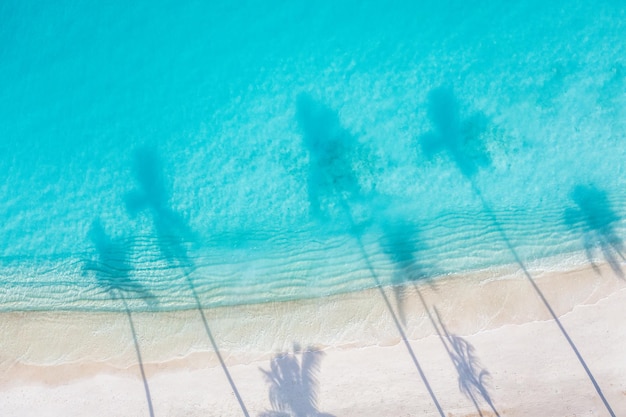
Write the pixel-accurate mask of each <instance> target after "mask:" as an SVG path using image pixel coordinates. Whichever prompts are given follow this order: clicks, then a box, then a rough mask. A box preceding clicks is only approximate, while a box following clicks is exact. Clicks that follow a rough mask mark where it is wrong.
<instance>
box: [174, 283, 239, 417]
mask: <svg viewBox="0 0 626 417" xmlns="http://www.w3.org/2000/svg"><path fill="white" fill-rule="evenodd" d="M185 278H186V279H187V283H188V284H189V289H190V290H191V294H192V295H193V298H194V300H195V302H196V308H197V309H198V312H199V313H200V318H201V319H202V324H203V326H204V330H205V332H206V334H207V336H208V338H209V342H210V343H211V347H212V348H213V351H214V352H215V355H216V356H217V359H218V360H219V362H220V366H221V367H222V371H223V372H224V375H225V376H226V379H227V380H228V383H229V384H230V388H231V389H232V390H233V393H234V394H235V398H237V402H238V403H239V407H240V408H241V411H242V412H243V415H244V416H245V417H250V414H249V413H248V409H247V408H246V405H245V404H244V402H243V398H241V394H239V390H238V389H237V385H235V381H234V380H233V377H232V376H231V375H230V372H229V371H228V367H227V366H226V362H225V361H224V358H223V357H222V354H221V353H220V349H219V347H218V346H217V342H216V341H215V338H214V337H213V333H212V332H211V328H210V327H209V321H208V320H207V318H206V315H205V314H204V309H203V308H202V303H201V302H200V297H199V296H198V292H197V291H196V288H195V286H194V284H193V281H192V280H191V277H190V275H189V273H185Z"/></svg>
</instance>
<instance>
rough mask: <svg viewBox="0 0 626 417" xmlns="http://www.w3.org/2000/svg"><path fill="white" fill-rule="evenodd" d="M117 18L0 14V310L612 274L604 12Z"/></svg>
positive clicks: (619, 68) (612, 60)
mask: <svg viewBox="0 0 626 417" xmlns="http://www.w3.org/2000/svg"><path fill="white" fill-rule="evenodd" d="M126 3H127V2H121V1H111V2H96V1H71V0H61V1H56V2H30V1H17V0H5V1H3V2H1V3H0V19H1V24H0V174H1V175H2V178H3V182H2V183H1V184H0V220H1V221H0V310H3V311H13V310H116V309H121V308H123V307H122V305H121V304H120V303H119V302H116V299H117V298H119V297H120V295H123V296H124V298H125V299H126V300H127V301H128V303H129V305H130V306H131V308H132V309H135V310H141V309H153V310H160V309H163V310H166V309H167V310H170V309H183V308H191V307H193V306H194V301H193V298H192V295H191V294H192V293H191V290H190V289H191V288H193V289H195V290H196V291H197V293H198V294H199V297H200V299H201V302H202V304H203V305H205V306H221V305H233V304H240V303H254V302H267V301H273V300H287V299H299V298H306V297H317V296H324V295H328V294H334V293H340V292H346V291H354V290H359V289H363V288H368V287H372V286H373V285H374V284H375V283H374V281H373V280H372V278H371V272H370V270H369V269H368V263H370V264H371V265H373V267H374V268H375V270H376V271H377V274H379V278H380V279H381V281H382V282H383V284H394V283H398V282H400V281H402V280H405V279H418V278H428V277H436V276H440V275H445V274H450V273H457V272H462V271H468V270H475V269H484V268H493V267H497V266H498V265H503V264H508V263H512V262H513V261H514V255H513V254H512V253H511V250H510V247H511V246H512V247H514V248H515V250H516V251H517V253H518V255H519V257H520V259H521V260H522V261H523V262H524V263H525V264H528V265H541V262H542V260H545V259H547V258H550V259H551V261H550V262H554V259H555V257H557V258H562V259H564V260H566V261H567V262H579V261H580V260H582V261H585V262H589V261H593V262H596V261H599V260H604V261H608V262H609V263H611V264H612V265H613V267H614V271H615V272H616V273H617V274H619V273H621V266H620V263H621V262H622V240H621V236H624V233H625V232H626V230H625V229H624V227H625V226H626V224H625V223H624V221H623V216H624V215H626V176H625V172H624V171H625V164H624V160H625V157H626V145H625V139H626V110H625V105H626V59H625V58H624V57H626V7H625V6H624V4H623V2H618V1H616V2H610V1H597V2H578V4H574V3H572V2H565V1H555V2H545V1H526V2H523V3H522V4H518V5H514V6H512V5H511V4H509V3H507V2H500V1H485V2H481V5H480V7H478V6H469V5H468V4H467V2H464V1H447V2H443V3H442V2H441V1H440V0H438V1H421V2H414V1H397V2H375V1H344V2H336V1H320V2H315V3H316V4H306V3H307V2H293V1H291V2H288V1H277V0H273V1H246V2H239V3H238V4H235V3H237V2H232V1H211V2H203V1H197V2H188V3H185V4H181V3H182V2H167V1H162V2H156V3H155V2H147V1H136V2H132V4H131V5H130V6H129V5H127V4H126ZM576 253H580V254H582V255H581V256H577V255H574V254H576ZM545 262H547V261H545ZM399 270H402V271H409V272H408V273H407V274H406V275H405V277H404V278H398V274H397V271H399ZM394 271H396V272H394Z"/></svg>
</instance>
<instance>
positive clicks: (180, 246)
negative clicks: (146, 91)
mask: <svg viewBox="0 0 626 417" xmlns="http://www.w3.org/2000/svg"><path fill="white" fill-rule="evenodd" d="M134 168H135V179H136V182H137V186H138V187H137V189H135V190H132V191H131V192H130V193H128V194H127V195H126V208H127V211H128V212H129V213H130V214H137V213H138V212H140V211H148V212H149V214H150V215H151V217H152V221H153V227H154V230H155V232H156V236H157V243H158V245H159V250H160V252H161V254H162V255H163V256H164V258H165V260H166V262H167V264H168V265H169V266H170V267H171V268H172V269H176V268H178V269H180V270H181V271H182V273H183V274H184V277H185V279H186V280H187V283H188V285H189V289H190V290H191V293H192V296H193V299H194V301H195V303H196V308H197V309H198V312H199V313H200V318H201V319H202V324H203V326H204V330H205V331H206V334H207V336H208V337H209V341H210V343H211V346H212V348H213V351H214V352H215V354H216V356H217V358H218V360H219V362H220V365H221V367H222V370H223V371H224V374H225V375H226V379H227V380H228V383H229V384H230V387H231V389H232V391H233V393H234V394H235V397H236V398H237V402H238V403H239V407H241V411H242V412H243V415H244V416H245V417H250V414H249V413H248V410H247V408H246V406H245V404H244V402H243V399H242V398H241V395H240V394H239V390H238V389H237V386H236V385H235V381H234V380H233V378H232V376H231V375H230V372H229V371H228V368H227V367H226V363H225V362H224V358H223V357H222V354H221V353H220V351H219V348H218V346H217V343H216V341H215V338H214V337H213V334H212V333H211V329H210V327H209V322H208V320H207V318H206V315H205V314H204V310H203V309H202V303H201V302H200V297H199V296H198V293H197V291H196V289H195V286H194V284H193V280H192V278H191V273H192V272H193V271H194V269H195V265H194V263H193V261H192V260H191V259H190V258H189V255H188V251H187V248H186V244H188V243H194V241H195V239H196V236H195V234H194V233H193V231H192V230H191V228H190V227H189V225H188V224H187V223H186V222H185V221H184V219H183V218H182V217H181V216H180V215H179V214H178V213H177V212H176V211H174V210H173V209H172V208H171V207H170V204H169V201H170V196H169V195H168V194H169V193H168V192H167V187H166V184H165V180H164V178H165V177H164V175H163V168H162V166H161V162H160V160H159V158H158V156H157V154H156V152H154V151H153V150H152V149H149V148H142V149H138V150H137V151H136V152H135V166H134Z"/></svg>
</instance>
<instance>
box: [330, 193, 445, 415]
mask: <svg viewBox="0 0 626 417" xmlns="http://www.w3.org/2000/svg"><path fill="white" fill-rule="evenodd" d="M342 206H343V209H344V211H345V212H346V216H347V217H348V219H349V220H350V223H351V225H352V228H353V229H354V228H355V226H356V224H355V222H354V219H353V217H352V213H351V211H350V207H349V206H348V204H347V203H346V202H345V201H344V200H342ZM355 238H356V241H357V243H358V246H359V250H360V251H361V255H362V256H363V260H364V261H365V264H366V266H367V269H368V270H369V272H370V275H371V277H372V280H373V281H374V284H375V286H376V288H377V289H378V292H379V293H380V295H381V297H382V299H383V301H384V303H385V306H386V307H387V310H388V311H389V315H390V316H391V319H392V320H393V323H394V324H395V326H396V329H397V330H398V333H399V334H400V337H401V339H402V342H403V343H404V346H405V347H406V349H407V351H408V353H409V356H410V357H411V360H412V361H413V364H414V365H415V368H416V369H417V372H418V373H419V375H420V378H421V379H422V382H423V383H424V386H425V387H426V390H427V391H428V394H429V395H430V398H431V399H432V401H433V403H434V404H435V407H436V408H437V411H438V412H439V414H440V415H441V416H442V417H444V416H445V413H444V411H443V409H442V407H441V405H440V404H439V401H438V400H437V396H436V395H435V392H434V391H433V389H432V387H431V386H430V383H429V382H428V378H426V374H425V373H424V370H423V368H422V366H421V364H420V362H419V360H418V359H417V356H416V355H415V352H414V351H413V347H412V346H411V343H410V342H409V339H408V338H407V336H406V333H405V331H404V328H403V327H402V323H401V320H400V318H399V317H398V315H397V314H396V312H395V310H394V309H393V307H392V304H391V301H390V300H389V297H388V296H387V293H386V292H385V290H384V288H383V286H382V284H381V282H380V279H379V278H378V274H377V273H376V270H375V269H374V266H373V265H372V263H371V261H370V258H369V255H368V253H367V251H366V250H365V246H364V245H363V240H362V239H361V236H360V235H358V234H357V235H356V236H355Z"/></svg>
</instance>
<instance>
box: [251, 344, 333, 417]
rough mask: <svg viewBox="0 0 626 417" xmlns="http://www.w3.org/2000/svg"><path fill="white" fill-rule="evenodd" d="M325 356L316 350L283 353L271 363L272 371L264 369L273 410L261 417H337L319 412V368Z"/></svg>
mask: <svg viewBox="0 0 626 417" xmlns="http://www.w3.org/2000/svg"><path fill="white" fill-rule="evenodd" d="M323 356H324V353H323V352H322V351H320V350H317V349H315V348H311V347H309V348H307V349H304V350H302V349H301V348H300V346H299V345H298V344H294V347H293V352H283V353H279V354H277V355H275V356H274V357H273V358H272V359H271V360H270V369H269V370H265V369H261V372H263V376H264V377H265V380H266V381H267V383H268V384H269V400H270V404H271V406H272V410H269V411H265V412H262V413H260V414H259V417H334V416H332V415H331V414H327V413H321V412H320V411H319V410H318V408H319V406H318V403H319V399H318V393H319V380H318V377H317V375H318V374H319V372H320V364H321V360H322V357H323Z"/></svg>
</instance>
